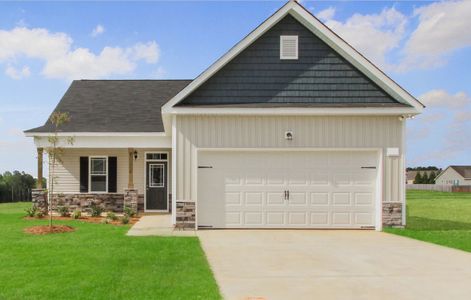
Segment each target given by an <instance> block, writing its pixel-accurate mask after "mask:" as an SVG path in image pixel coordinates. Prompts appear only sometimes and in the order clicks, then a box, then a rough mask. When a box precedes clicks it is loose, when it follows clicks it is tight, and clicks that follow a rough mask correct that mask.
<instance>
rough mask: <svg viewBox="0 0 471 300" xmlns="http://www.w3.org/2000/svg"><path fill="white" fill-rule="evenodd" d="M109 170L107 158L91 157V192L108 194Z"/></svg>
mask: <svg viewBox="0 0 471 300" xmlns="http://www.w3.org/2000/svg"><path fill="white" fill-rule="evenodd" d="M107 168H108V158H107V157H90V192H103V193H106V192H107V187H108V184H107V183H108V175H107Z"/></svg>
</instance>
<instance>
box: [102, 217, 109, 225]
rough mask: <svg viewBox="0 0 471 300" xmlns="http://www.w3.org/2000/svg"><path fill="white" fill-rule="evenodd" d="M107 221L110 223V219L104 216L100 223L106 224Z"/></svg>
mask: <svg viewBox="0 0 471 300" xmlns="http://www.w3.org/2000/svg"><path fill="white" fill-rule="evenodd" d="M108 223H110V219H108V218H104V219H102V220H101V224H108Z"/></svg>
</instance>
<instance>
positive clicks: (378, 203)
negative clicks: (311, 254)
mask: <svg viewBox="0 0 471 300" xmlns="http://www.w3.org/2000/svg"><path fill="white" fill-rule="evenodd" d="M194 151H195V153H194V155H195V158H196V159H195V160H194V164H193V166H192V168H193V172H194V174H195V189H196V191H195V194H194V195H195V204H196V205H195V207H198V161H199V153H200V152H211V151H217V152H223V151H227V152H230V151H251V152H253V151H256V152H262V151H280V152H281V151H283V152H286V151H294V152H302V151H304V152H316V151H375V152H376V153H377V155H378V165H377V166H376V168H377V170H378V173H377V176H376V192H375V193H376V199H375V230H376V231H381V230H382V207H383V206H382V195H383V148H313V147H306V148H286V147H281V148H195V150H194ZM195 213H196V220H195V226H196V229H198V212H197V211H196V212H195Z"/></svg>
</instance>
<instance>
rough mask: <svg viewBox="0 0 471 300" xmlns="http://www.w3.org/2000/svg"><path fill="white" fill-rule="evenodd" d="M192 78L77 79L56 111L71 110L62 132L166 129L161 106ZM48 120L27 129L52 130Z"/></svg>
mask: <svg viewBox="0 0 471 300" xmlns="http://www.w3.org/2000/svg"><path fill="white" fill-rule="evenodd" d="M190 82H191V80H76V81H73V82H72V84H71V85H70V87H69V89H68V90H67V92H66V93H65V94H64V96H63V97H62V99H61V101H60V102H59V104H58V105H57V107H56V108H55V110H54V111H60V112H68V113H69V115H70V122H68V123H66V124H64V125H63V126H62V127H61V128H60V131H62V132H163V131H164V128H163V124H162V114H161V107H162V106H163V105H164V104H165V103H166V102H167V101H168V100H170V99H171V98H172V97H173V96H175V95H176V94H177V93H178V92H180V91H181V90H182V89H183V88H184V87H185V86H187V85H188V84H189V83H190ZM51 131H53V126H52V124H51V123H50V122H49V121H47V122H46V124H44V125H43V126H41V127H38V128H34V129H30V130H27V131H26V132H51Z"/></svg>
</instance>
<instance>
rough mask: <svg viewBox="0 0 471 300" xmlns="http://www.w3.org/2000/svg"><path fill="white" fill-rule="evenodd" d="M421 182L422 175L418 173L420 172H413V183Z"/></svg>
mask: <svg viewBox="0 0 471 300" xmlns="http://www.w3.org/2000/svg"><path fill="white" fill-rule="evenodd" d="M421 183H422V175H420V172H417V174H415V178H414V184H421Z"/></svg>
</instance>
